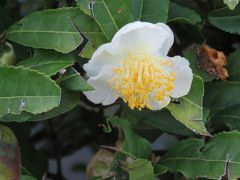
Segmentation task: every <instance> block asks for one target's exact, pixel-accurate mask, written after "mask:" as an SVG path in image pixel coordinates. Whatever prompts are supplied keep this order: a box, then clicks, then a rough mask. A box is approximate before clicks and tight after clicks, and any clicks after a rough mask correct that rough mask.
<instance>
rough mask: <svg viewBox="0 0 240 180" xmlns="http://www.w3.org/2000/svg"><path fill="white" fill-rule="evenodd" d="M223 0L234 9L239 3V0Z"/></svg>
mask: <svg viewBox="0 0 240 180" xmlns="http://www.w3.org/2000/svg"><path fill="white" fill-rule="evenodd" d="M223 2H224V3H225V4H226V5H227V6H228V7H229V8H230V9H231V10H234V8H235V7H236V6H237V4H238V3H239V0H223Z"/></svg>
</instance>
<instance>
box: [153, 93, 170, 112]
mask: <svg viewBox="0 0 240 180" xmlns="http://www.w3.org/2000/svg"><path fill="white" fill-rule="evenodd" d="M149 100H150V105H151V108H152V110H154V111H156V110H160V109H162V108H164V107H166V106H167V105H168V104H169V103H170V100H171V99H170V97H168V96H165V98H164V101H161V102H160V101H157V100H156V98H154V96H152V97H150V98H149Z"/></svg>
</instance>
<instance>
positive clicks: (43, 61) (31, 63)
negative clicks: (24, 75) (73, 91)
mask: <svg viewBox="0 0 240 180" xmlns="http://www.w3.org/2000/svg"><path fill="white" fill-rule="evenodd" d="M73 64H74V59H73V58H71V57H70V56H68V55H66V54H61V53H57V52H55V51H46V50H38V51H37V52H36V53H35V54H34V56H33V57H32V58H29V59H26V60H25V61H21V62H20V63H19V64H18V66H23V67H24V68H31V69H35V70H37V71H39V72H42V73H44V74H46V75H48V76H52V75H55V74H56V73H57V72H59V71H60V70H61V69H64V68H66V67H68V66H71V65H73Z"/></svg>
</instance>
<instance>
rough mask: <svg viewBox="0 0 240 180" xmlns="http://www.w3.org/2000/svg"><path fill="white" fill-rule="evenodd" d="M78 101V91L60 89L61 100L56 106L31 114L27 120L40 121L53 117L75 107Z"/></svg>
mask: <svg viewBox="0 0 240 180" xmlns="http://www.w3.org/2000/svg"><path fill="white" fill-rule="evenodd" d="M79 101H80V97H79V93H76V92H72V91H69V90H65V89H62V96H61V102H60V105H59V106H58V107H56V108H54V109H52V110H51V111H48V112H45V113H42V114H37V115H32V116H31V118H30V119H28V120H30V121H42V120H46V119H51V118H54V117H56V116H59V115H61V114H64V113H66V112H68V111H70V110H71V109H73V108H74V107H76V106H77V105H78V104H79Z"/></svg>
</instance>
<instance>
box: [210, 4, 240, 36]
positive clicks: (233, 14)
mask: <svg viewBox="0 0 240 180" xmlns="http://www.w3.org/2000/svg"><path fill="white" fill-rule="evenodd" d="M208 19H209V22H210V23H211V24H212V25H213V26H215V27H217V28H219V29H221V30H223V31H226V32H229V33H235V34H240V8H236V9H235V10H234V11H231V10H229V9H228V8H223V9H219V10H216V11H213V12H211V13H210V14H209V16H208Z"/></svg>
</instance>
